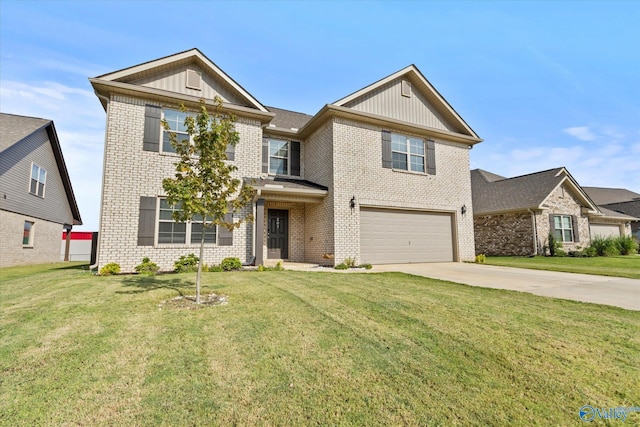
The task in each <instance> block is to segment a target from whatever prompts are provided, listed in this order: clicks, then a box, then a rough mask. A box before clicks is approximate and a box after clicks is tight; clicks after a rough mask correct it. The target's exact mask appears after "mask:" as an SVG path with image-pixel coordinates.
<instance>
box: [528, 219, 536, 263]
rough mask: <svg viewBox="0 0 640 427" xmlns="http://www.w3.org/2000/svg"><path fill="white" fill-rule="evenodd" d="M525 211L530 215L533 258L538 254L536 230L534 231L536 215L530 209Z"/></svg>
mask: <svg viewBox="0 0 640 427" xmlns="http://www.w3.org/2000/svg"><path fill="white" fill-rule="evenodd" d="M527 211H528V212H529V213H530V214H531V229H532V230H533V254H532V255H533V256H536V255H537V254H538V230H537V229H536V214H535V212H533V211H532V210H531V209H530V208H528V209H527Z"/></svg>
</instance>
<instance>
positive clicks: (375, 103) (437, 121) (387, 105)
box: [345, 79, 456, 132]
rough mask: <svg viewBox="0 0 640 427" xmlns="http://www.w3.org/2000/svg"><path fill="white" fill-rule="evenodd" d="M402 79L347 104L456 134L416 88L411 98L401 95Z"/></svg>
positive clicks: (364, 110)
mask: <svg viewBox="0 0 640 427" xmlns="http://www.w3.org/2000/svg"><path fill="white" fill-rule="evenodd" d="M401 84H402V79H396V80H393V81H391V82H389V83H387V84H385V85H382V86H380V87H379V88H378V89H376V90H374V91H372V92H370V93H367V94H366V95H365V96H362V97H360V98H357V99H355V100H353V101H351V102H348V103H347V104H345V107H348V108H352V109H354V110H357V111H363V112H366V113H371V114H376V115H379V116H383V117H390V118H392V119H396V120H403V121H406V122H410V123H415V124H418V125H422V126H429V127H432V128H435V129H442V130H448V131H452V132H456V129H455V128H454V127H453V126H452V125H450V124H449V123H447V121H446V120H445V119H444V117H443V116H442V115H441V114H440V113H438V111H436V109H435V108H434V107H433V105H431V103H430V102H429V101H428V100H427V99H426V98H425V97H424V96H423V95H422V94H421V93H420V92H419V91H418V90H417V89H416V88H415V87H414V88H413V89H412V90H411V97H406V96H402V94H401Z"/></svg>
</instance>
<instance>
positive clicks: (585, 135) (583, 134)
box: [562, 126, 596, 141]
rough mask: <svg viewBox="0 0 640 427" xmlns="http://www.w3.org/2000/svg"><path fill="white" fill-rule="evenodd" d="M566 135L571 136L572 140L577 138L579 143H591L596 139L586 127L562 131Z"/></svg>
mask: <svg viewBox="0 0 640 427" xmlns="http://www.w3.org/2000/svg"><path fill="white" fill-rule="evenodd" d="M562 131H563V132H564V133H566V134H567V135H571V136H573V137H574V138H578V139H579V140H580V141H593V140H594V139H596V135H594V133H593V132H591V130H590V129H589V127H588V126H578V127H571V128H565V129H562Z"/></svg>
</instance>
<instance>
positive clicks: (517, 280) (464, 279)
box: [371, 262, 640, 311]
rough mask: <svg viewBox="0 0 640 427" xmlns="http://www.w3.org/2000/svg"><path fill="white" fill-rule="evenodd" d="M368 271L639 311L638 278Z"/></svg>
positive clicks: (431, 267)
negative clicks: (413, 275) (416, 276)
mask: <svg viewBox="0 0 640 427" xmlns="http://www.w3.org/2000/svg"><path fill="white" fill-rule="evenodd" d="M371 271H373V272H383V271H398V272H402V273H408V274H415V275H418V276H425V277H431V278H434V279H440V280H448V281H451V282H457V283H464V284H466V285H471V286H480V287H484V288H495V289H509V290H513V291H521V292H529V293H532V294H535V295H541V296H546V297H554V298H563V299H569V300H574V301H582V302H591V303H596V304H606V305H612V306H616V307H621V308H626V309H628V310H636V311H640V280H637V279H625V278H621V277H608V276H594V275H590V274H575V273H560V272H555V271H544V270H529V269H524V268H512V267H497V266H493V265H482V264H467V263H458V262H448V263H431V264H387V265H376V266H374V267H373V270H371Z"/></svg>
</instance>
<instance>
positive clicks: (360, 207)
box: [90, 49, 481, 271]
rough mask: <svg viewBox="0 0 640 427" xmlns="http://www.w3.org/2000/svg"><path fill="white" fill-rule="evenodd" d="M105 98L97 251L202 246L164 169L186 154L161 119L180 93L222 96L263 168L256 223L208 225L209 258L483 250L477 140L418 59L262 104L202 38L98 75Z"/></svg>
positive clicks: (334, 258)
mask: <svg viewBox="0 0 640 427" xmlns="http://www.w3.org/2000/svg"><path fill="white" fill-rule="evenodd" d="M90 81H91V84H92V85H93V87H94V89H95V92H96V94H97V96H98V97H99V99H100V101H101V102H102V105H103V107H104V108H105V110H106V112H107V125H106V142H105V161H104V177H103V187H102V208H101V223H100V241H99V249H98V264H99V265H104V264H105V263H108V262H118V263H120V264H121V266H122V269H123V271H132V270H133V267H134V266H135V265H136V264H138V263H139V262H140V260H141V259H142V258H143V257H145V256H148V257H150V258H151V259H152V260H153V261H155V262H157V263H158V264H159V265H160V266H161V268H162V269H163V270H169V269H171V268H172V267H173V262H174V261H175V260H176V259H177V258H179V256H180V255H184V254H188V253H190V252H197V248H198V243H197V242H198V241H199V238H200V236H201V234H200V233H201V230H202V229H201V227H200V226H199V224H198V223H197V222H194V223H187V224H179V223H175V222H174V221H173V220H172V219H171V207H170V206H168V205H167V203H166V201H165V200H164V199H163V196H164V194H163V189H162V179H163V178H165V177H167V176H171V175H172V174H173V171H174V167H173V163H174V162H175V161H176V156H175V154H173V153H172V151H173V149H172V147H171V146H170V144H169V143H168V137H167V136H166V135H164V131H163V130H162V128H161V125H160V121H161V119H163V118H164V119H166V120H167V121H168V122H169V123H170V125H171V126H172V129H174V130H176V131H177V133H178V134H180V132H181V130H180V126H181V123H182V121H183V120H184V115H183V113H181V112H180V111H179V105H180V104H181V103H183V104H184V105H186V106H187V107H188V108H196V107H197V106H198V102H199V100H200V99H201V98H202V99H205V101H206V102H209V103H211V102H213V99H214V97H215V96H220V97H221V98H222V100H223V103H224V104H223V106H224V108H225V109H226V110H227V111H228V112H230V113H233V114H234V115H235V117H236V130H237V131H238V133H239V136H240V141H239V143H238V144H237V146H236V147H235V149H234V150H233V151H231V152H229V153H228V157H229V161H231V162H234V163H235V165H236V166H237V167H238V170H237V176H238V177H240V178H243V179H245V180H247V181H251V182H253V184H252V185H253V187H254V188H255V190H256V193H255V199H254V203H252V205H251V206H248V207H247V210H248V211H251V212H252V213H253V214H254V217H255V221H254V223H253V224H247V225H246V226H243V227H241V228H239V229H236V230H234V231H233V233H230V232H228V231H227V230H224V229H219V230H212V231H211V232H210V233H208V234H207V236H206V237H205V240H206V241H207V245H206V249H205V262H206V263H208V264H212V263H218V262H220V261H221V260H222V259H223V258H224V257H228V256H236V257H239V258H240V259H241V260H242V261H243V262H246V261H249V260H252V259H253V257H255V263H256V264H268V263H273V262H275V261H277V260H280V259H282V260H288V261H292V262H309V263H318V264H334V263H339V262H342V261H343V260H344V259H345V258H347V257H351V258H355V259H356V260H357V261H358V262H369V263H372V264H377V263H396V262H398V263H403V262H429V261H461V260H471V259H473V257H474V235H473V215H472V212H471V209H472V199H471V183H470V176H469V150H470V149H471V148H472V146H473V145H474V144H476V143H478V142H480V141H481V139H480V138H479V137H478V136H477V135H476V133H475V132H474V131H473V130H472V129H471V128H470V127H469V126H468V125H467V124H466V123H465V121H464V120H463V119H462V118H461V117H460V116H459V115H458V114H457V113H456V111H455V110H454V109H453V108H452V107H451V106H450V105H449V104H448V103H447V101H446V100H445V99H444V98H443V97H442V96H441V95H440V94H439V93H438V92H437V91H436V90H435V88H433V86H432V85H431V84H430V83H429V82H428V81H427V80H426V79H425V77H424V76H423V75H422V74H421V73H420V71H419V70H418V69H417V68H416V67H415V66H413V65H411V66H408V67H406V68H404V69H402V70H400V71H398V72H396V73H394V74H392V75H390V76H388V77H385V78H384V79H382V80H379V81H378V82H375V83H373V84H371V85H370V86H367V87H365V88H363V89H361V90H359V91H357V92H354V93H353V94H351V95H349V96H347V97H345V98H343V99H340V100H338V101H336V102H334V103H332V104H327V105H325V106H324V107H322V108H321V109H320V111H318V113H316V114H315V115H314V116H309V115H306V114H302V113H296V112H292V111H287V110H283V109H279V108H274V107H266V106H264V105H263V104H261V103H260V102H259V101H258V100H256V99H255V98H254V97H253V96H252V95H251V94H250V93H249V92H247V91H246V90H245V89H244V88H243V87H242V86H240V85H239V84H238V83H237V82H235V81H234V80H233V79H232V78H231V77H229V76H228V75H227V74H225V73H224V72H223V71H222V70H221V69H220V68H218V67H217V66H216V65H215V64H214V63H213V62H212V61H210V60H209V59H208V58H207V57H206V56H204V55H203V54H202V53H201V52H200V51H199V50H197V49H192V50H189V51H186V52H182V53H178V54H176V55H172V56H168V57H165V58H161V59H158V60H154V61H151V62H147V63H144V64H140V65H137V66H134V67H130V68H127V69H124V70H120V71H116V72H113V73H109V74H106V75H103V76H99V77H96V78H93V79H90Z"/></svg>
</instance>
